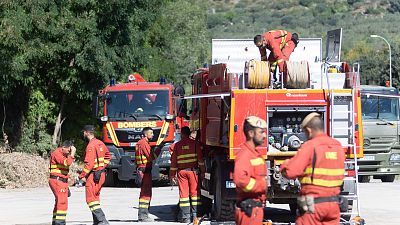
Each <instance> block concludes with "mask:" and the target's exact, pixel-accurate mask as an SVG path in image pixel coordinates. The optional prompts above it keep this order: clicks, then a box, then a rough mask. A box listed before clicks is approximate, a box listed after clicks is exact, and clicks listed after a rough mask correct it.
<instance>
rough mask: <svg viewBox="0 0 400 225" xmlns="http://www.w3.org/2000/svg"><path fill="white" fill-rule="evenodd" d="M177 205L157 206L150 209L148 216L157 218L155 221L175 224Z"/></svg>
mask: <svg viewBox="0 0 400 225" xmlns="http://www.w3.org/2000/svg"><path fill="white" fill-rule="evenodd" d="M176 210H177V205H176V204H175V205H157V206H151V207H150V214H153V215H155V216H157V217H158V218H159V219H157V220H156V221H164V222H175V221H176Z"/></svg>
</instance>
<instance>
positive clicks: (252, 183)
mask: <svg viewBox="0 0 400 225" xmlns="http://www.w3.org/2000/svg"><path fill="white" fill-rule="evenodd" d="M254 185H256V180H255V179H254V178H250V181H249V183H248V184H247V185H246V187H244V189H243V191H244V192H249V191H251V190H253V188H254Z"/></svg>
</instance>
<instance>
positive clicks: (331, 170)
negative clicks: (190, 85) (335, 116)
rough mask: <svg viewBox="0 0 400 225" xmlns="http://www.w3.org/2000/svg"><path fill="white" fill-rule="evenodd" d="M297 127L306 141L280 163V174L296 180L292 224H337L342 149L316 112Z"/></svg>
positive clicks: (342, 168) (342, 171)
mask: <svg viewBox="0 0 400 225" xmlns="http://www.w3.org/2000/svg"><path fill="white" fill-rule="evenodd" d="M301 126H302V129H303V131H304V132H305V134H306V135H307V137H308V139H309V141H307V142H305V143H304V144H303V145H302V146H301V148H300V149H299V151H298V152H297V154H296V156H294V157H293V158H292V159H290V160H286V161H285V162H284V163H283V164H282V165H281V171H282V174H283V175H284V176H286V177H287V178H289V179H295V178H299V179H300V183H301V191H300V197H298V200H297V203H298V206H299V216H298V218H297V220H296V224H297V225H308V224H313V225H318V224H321V225H322V224H324V225H337V224H339V221H340V209H339V198H338V195H339V193H340V186H341V185H342V184H343V178H344V172H345V170H344V161H345V154H344V151H343V148H342V146H341V144H340V143H339V142H338V141H337V140H335V139H333V138H331V137H329V136H327V135H326V134H325V133H324V131H323V130H324V123H323V120H322V119H321V117H320V115H319V114H318V113H315V112H314V113H310V114H309V115H308V116H306V118H304V120H303V122H302V124H301Z"/></svg>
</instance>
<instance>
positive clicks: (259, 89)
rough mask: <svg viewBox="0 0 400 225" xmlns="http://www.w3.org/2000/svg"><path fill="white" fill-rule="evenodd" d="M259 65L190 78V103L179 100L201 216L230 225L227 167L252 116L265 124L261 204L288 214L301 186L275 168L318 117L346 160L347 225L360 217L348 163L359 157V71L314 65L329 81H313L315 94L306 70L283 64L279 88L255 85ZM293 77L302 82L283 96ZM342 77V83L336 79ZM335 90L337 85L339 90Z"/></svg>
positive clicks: (231, 189) (223, 67)
mask: <svg viewBox="0 0 400 225" xmlns="http://www.w3.org/2000/svg"><path fill="white" fill-rule="evenodd" d="M300 43H301V42H300ZM230 46H232V45H230ZM246 51H247V48H246ZM261 64H262V62H257V61H252V62H251V61H250V62H248V63H247V64H246V69H245V72H244V73H243V74H238V73H231V72H230V69H229V66H227V64H226V63H221V64H214V65H211V66H210V68H205V69H200V70H198V71H197V73H195V74H193V75H192V84H193V86H192V95H191V96H186V97H185V98H186V99H192V112H191V128H192V129H197V130H199V133H200V135H199V141H201V142H202V143H203V144H204V146H205V154H204V155H205V164H206V174H205V179H204V180H203V181H202V185H201V195H202V199H203V205H204V209H206V212H205V213H206V214H209V215H211V217H212V219H214V220H218V221H231V220H233V219H234V209H235V200H236V199H235V195H236V193H235V184H234V182H233V168H234V159H235V157H236V154H237V151H238V150H239V149H240V148H239V145H240V144H241V143H243V142H245V136H244V134H243V121H244V119H245V118H246V117H248V116H251V115H254V116H258V117H260V118H264V119H265V120H266V121H267V123H268V131H267V133H268V141H266V143H264V145H263V146H262V147H260V150H261V151H262V152H264V158H265V163H266V165H267V168H268V177H269V187H268V193H267V195H268V201H269V202H270V203H278V204H289V205H290V209H291V211H295V209H296V208H297V205H296V196H297V194H298V192H299V190H300V182H299V181H298V180H288V179H286V178H284V177H283V176H281V174H280V172H279V171H278V170H277V169H276V168H279V165H280V164H281V163H282V162H283V161H284V160H285V159H288V158H290V157H293V156H294V155H295V154H296V151H297V150H298V149H299V147H300V145H301V143H303V142H304V141H306V137H305V135H304V133H303V131H302V130H301V127H300V124H301V122H302V120H303V119H304V117H305V116H306V115H308V114H309V113H311V112H318V113H320V114H321V116H322V118H323V119H324V121H325V131H326V133H327V134H328V135H330V136H331V137H333V138H336V139H337V140H339V141H340V142H341V143H342V145H343V151H345V152H346V155H347V160H346V164H345V168H346V174H345V175H346V178H345V181H344V185H343V186H342V195H343V197H344V198H345V199H347V200H348V201H349V207H348V208H347V210H346V211H345V212H342V220H343V222H344V223H345V222H349V220H350V218H351V217H352V215H353V214H356V215H357V216H358V215H359V214H360V213H359V210H360V208H359V204H356V205H357V207H354V208H356V209H357V210H354V211H356V212H352V208H353V207H352V206H353V203H358V188H357V187H358V183H357V179H356V177H357V170H356V169H355V168H357V161H356V160H354V159H355V158H360V157H362V155H363V149H362V146H363V135H362V123H361V104H360V91H359V88H358V85H359V83H358V82H359V79H358V71H359V68H358V67H357V65H355V66H354V68H349V66H348V65H347V64H345V63H336V64H335V65H336V66H337V68H339V67H340V71H339V69H338V70H333V69H330V68H333V66H332V65H329V64H328V63H320V64H319V65H318V66H322V70H321V71H325V72H323V73H324V74H319V75H318V76H317V77H319V79H327V80H328V81H327V82H325V86H324V82H322V81H320V83H319V86H318V85H313V84H312V83H313V82H312V79H310V76H311V75H310V66H309V65H308V64H307V63H305V64H304V63H303V65H300V64H296V65H297V66H293V64H290V63H289V62H287V63H286V65H287V67H288V72H287V73H286V74H283V79H282V80H281V81H282V82H283V84H284V85H283V87H285V88H282V86H281V87H280V88H274V86H273V85H272V83H270V82H269V81H270V79H269V78H268V79H266V80H267V83H266V85H259V84H257V82H259V81H261V80H263V79H264V77H263V76H269V72H267V73H262V74H260V73H258V72H254V71H268V70H263V69H260V67H262V65H261ZM299 65H300V66H299ZM289 67H290V68H289ZM300 68H301V69H302V70H303V72H305V75H306V76H302V75H299V74H297V71H296V69H300ZM335 68H336V67H335ZM293 69H295V71H293ZM252 70H253V71H252ZM321 71H320V72H321ZM254 73H256V74H254ZM303 75H304V74H303ZM293 76H298V77H297V78H300V77H302V79H303V80H302V81H306V82H305V83H303V84H300V85H298V84H299V82H300V79H295V80H297V81H298V82H292V84H291V87H289V85H288V87H287V88H286V86H285V85H286V84H289V82H290V81H289V78H290V77H292V78H293ZM342 76H343V77H344V78H346V79H340V78H338V77H342ZM336 78H338V79H336ZM329 79H331V81H329ZM264 80H265V79H264ZM335 82H336V83H335ZM340 82H343V83H342V84H338V83H340ZM252 83H253V84H252ZM254 83H255V85H254ZM296 85H298V86H297V87H296ZM304 85H305V86H304ZM326 85H327V87H326ZM354 205H355V204H354Z"/></svg>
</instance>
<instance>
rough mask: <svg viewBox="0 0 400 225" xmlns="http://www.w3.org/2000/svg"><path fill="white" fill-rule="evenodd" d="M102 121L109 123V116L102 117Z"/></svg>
mask: <svg viewBox="0 0 400 225" xmlns="http://www.w3.org/2000/svg"><path fill="white" fill-rule="evenodd" d="M100 120H101V121H102V122H107V121H108V116H102V117H100Z"/></svg>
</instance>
